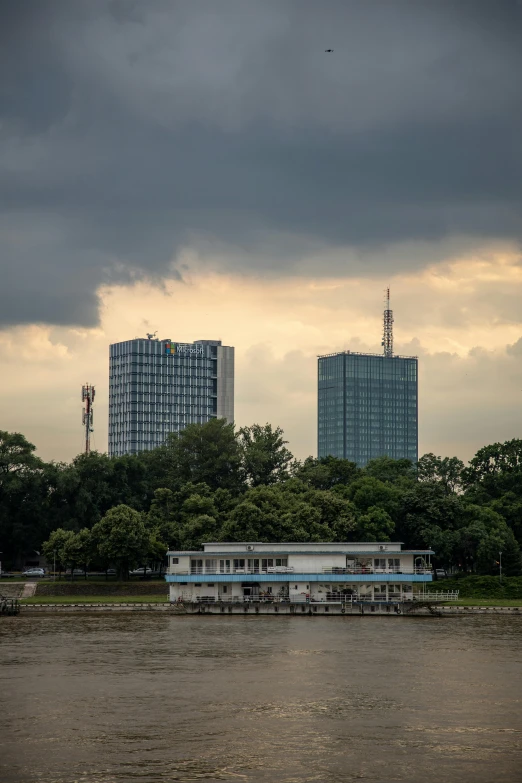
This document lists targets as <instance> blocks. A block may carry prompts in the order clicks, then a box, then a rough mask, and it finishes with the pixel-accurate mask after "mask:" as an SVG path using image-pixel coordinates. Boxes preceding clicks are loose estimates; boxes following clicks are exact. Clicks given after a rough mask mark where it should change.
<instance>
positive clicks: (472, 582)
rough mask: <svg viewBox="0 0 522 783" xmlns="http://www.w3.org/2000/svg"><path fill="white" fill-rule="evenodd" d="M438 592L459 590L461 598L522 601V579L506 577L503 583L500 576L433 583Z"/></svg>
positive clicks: (472, 577)
mask: <svg viewBox="0 0 522 783" xmlns="http://www.w3.org/2000/svg"><path fill="white" fill-rule="evenodd" d="M433 588H434V589H437V590H444V591H446V590H458V591H459V598H511V599H522V577H520V576H506V577H503V579H502V583H501V582H500V580H499V578H498V576H462V577H457V578H453V579H440V580H438V581H436V582H433Z"/></svg>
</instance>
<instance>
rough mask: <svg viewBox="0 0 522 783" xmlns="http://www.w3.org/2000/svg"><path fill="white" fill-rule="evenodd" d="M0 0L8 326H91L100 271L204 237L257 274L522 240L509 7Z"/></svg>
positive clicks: (146, 260)
mask: <svg viewBox="0 0 522 783" xmlns="http://www.w3.org/2000/svg"><path fill="white" fill-rule="evenodd" d="M2 13H3V24H2V26H1V27H2V36H3V39H4V40H3V41H2V44H3V45H2V46H0V50H1V51H2V60H1V62H0V65H1V77H0V78H1V85H0V87H1V92H0V100H1V107H2V125H1V129H0V133H1V139H2V147H1V150H0V174H1V179H0V202H1V204H2V215H1V217H0V231H1V235H2V267H3V270H4V271H3V275H2V286H1V290H0V320H1V322H3V323H4V324H10V323H17V322H18V323H24V322H35V321H44V322H51V323H62V324H66V323H78V324H83V325H92V324H94V323H96V320H97V299H96V290H97V288H98V287H99V285H100V284H102V283H104V282H110V281H127V280H131V279H135V278H137V277H140V276H144V275H145V276H151V277H153V278H155V279H158V280H159V279H161V276H162V275H164V274H168V275H169V276H172V275H173V274H175V273H173V272H172V269H171V267H170V262H171V260H172V258H174V257H175V255H176V252H177V251H178V250H179V249H180V248H182V247H184V246H187V245H190V244H194V243H196V244H197V242H198V241H199V240H200V238H201V237H203V238H205V240H206V242H207V247H208V242H209V241H210V243H212V241H215V242H216V243H217V242H219V243H223V244H225V245H229V246H230V247H231V248H234V247H235V248H240V249H241V251H242V252H241V253H238V252H231V253H230V259H229V261H228V263H229V264H230V265H231V266H233V265H237V264H238V263H241V265H242V268H243V269H246V270H248V268H249V267H251V266H253V265H257V266H256V270H257V271H262V268H261V270H260V268H259V264H261V263H264V264H265V265H266V268H267V269H273V268H279V269H286V270H287V271H292V270H295V271H297V270H298V264H297V263H296V257H298V255H299V253H300V252H301V249H302V247H304V246H306V243H307V242H310V243H313V244H314V247H316V248H317V247H321V246H324V247H325V248H327V247H329V246H347V247H349V246H351V247H355V248H357V250H358V251H359V254H360V258H362V259H363V264H364V265H365V267H364V268H365V269H366V270H367V272H368V273H377V272H380V271H382V268H383V263H385V262H383V261H380V258H379V257H380V252H379V249H380V248H383V247H389V246H390V245H393V243H396V242H407V241H408V240H427V241H437V240H440V239H443V238H446V237H452V236H459V235H467V236H471V237H479V238H480V237H493V238H496V237H502V238H508V239H512V238H515V239H518V238H520V234H521V231H522V226H521V217H520V214H521V213H520V207H521V201H522V193H521V185H520V182H521V174H522V156H521V152H520V149H521V148H520V137H521V131H522V109H521V97H520V96H521V94H522V90H521V83H520V82H521V73H522V5H521V4H519V3H517V2H516V1H515V0H513V2H511V0H505V2H503V1H502V0H496V1H495V2H489V0H485V2H481V0H473V1H470V2H468V1H467V0H459V2H454V0H451V2H445V0H426V1H423V0H410V1H404V2H403V1H402V0H394V2H389V0H382V1H381V0H365V2H360V0H354V1H353V2H350V0H339V1H338V0H325V2H321V3H318V2H316V1H315V0H314V2H307V0H300V2H286V0H277V1H276V0H220V2H219V3H216V2H215V0H199V1H198V2H197V3H182V2H179V3H177V2H171V1H169V2H163V1H162V0H159V1H157V0H149V1H148V2H147V3H143V2H139V3H138V2H130V0H126V2H107V1H106V0H104V2H97V1H96V0H94V1H93V0H91V1H90V2H89V3H83V2H80V0H69V2H64V1H63V0H62V1H61V2H60V1H58V0H56V1H55V2H51V1H50V0H49V1H48V0H17V1H14V0H12V1H11V2H10V1H8V2H4V4H3V10H2ZM326 48H333V49H334V50H335V51H334V53H333V54H332V55H327V54H325V53H324V49H326ZM279 238H280V239H281V241H280V242H279ZM267 242H268V243H269V246H270V248H271V254H272V258H266V254H265V259H266V260H265V261H263V262H262V261H260V258H263V253H260V252H259V248H260V247H265V248H266V246H267ZM383 255H384V254H383ZM239 258H241V261H238V259H239ZM430 260H432V258H430ZM388 263H389V261H388ZM394 264H395V265H394V271H400V266H398V265H397V262H396V261H395V262H394ZM414 264H417V265H422V259H415V260H414V259H413V257H408V255H407V254H406V255H405V257H404V261H403V266H402V268H404V267H405V266H412V265H414ZM318 271H319V272H323V273H325V274H326V273H328V272H329V271H332V269H331V268H330V269H329V268H328V267H327V266H326V265H325V266H324V268H323V269H322V270H318ZM352 271H357V273H360V272H361V266H360V265H359V266H358V267H357V270H352ZM347 272H348V273H350V269H348V270H347Z"/></svg>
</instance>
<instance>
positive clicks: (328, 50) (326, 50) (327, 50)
mask: <svg viewBox="0 0 522 783" xmlns="http://www.w3.org/2000/svg"><path fill="white" fill-rule="evenodd" d="M325 52H333V49H325Z"/></svg>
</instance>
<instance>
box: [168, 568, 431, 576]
mask: <svg viewBox="0 0 522 783" xmlns="http://www.w3.org/2000/svg"><path fill="white" fill-rule="evenodd" d="M432 573H433V570H432V569H431V568H420V567H416V568H406V567H404V568H400V567H395V566H394V567H392V566H390V568H374V567H373V566H368V567H361V568H359V567H353V568H351V567H346V568H345V567H343V566H339V567H337V566H332V567H330V566H328V567H323V568H295V567H294V566H274V567H273V568H271V567H269V568H232V567H231V568H230V569H228V570H226V569H221V568H220V569H218V568H212V567H210V568H206V567H201V566H193V567H192V568H190V569H180V568H178V567H177V566H174V567H173V568H172V569H171V570H169V571H168V574H169V575H171V576H227V575H232V574H239V575H248V576H258V575H264V576H277V575H278V574H324V575H325V576H330V575H331V576H342V575H345V574H346V575H353V574H355V575H360V576H364V575H366V574H377V575H382V576H390V575H393V574H432Z"/></svg>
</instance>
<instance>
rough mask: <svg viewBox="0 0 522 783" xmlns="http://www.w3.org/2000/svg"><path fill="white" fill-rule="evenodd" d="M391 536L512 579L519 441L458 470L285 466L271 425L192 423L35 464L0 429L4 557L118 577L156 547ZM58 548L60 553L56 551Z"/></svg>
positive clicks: (286, 456) (451, 464)
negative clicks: (120, 447) (148, 445)
mask: <svg viewBox="0 0 522 783" xmlns="http://www.w3.org/2000/svg"><path fill="white" fill-rule="evenodd" d="M392 539H393V540H400V541H403V542H404V543H405V545H406V546H407V547H410V548H427V547H431V548H433V549H434V550H435V551H436V553H437V563H438V564H440V565H444V566H447V567H454V568H458V569H462V570H464V571H471V572H478V573H485V574H487V573H495V572H498V564H497V561H498V560H499V552H501V551H502V553H503V554H502V563H503V570H505V572H506V573H513V574H517V573H520V545H521V544H522V441H521V440H512V441H509V442H506V443H503V444H494V445H491V446H486V447H484V448H483V449H481V450H480V451H478V452H477V454H476V455H475V457H474V458H473V459H472V460H471V461H470V463H469V464H468V465H467V466H465V465H464V464H463V462H461V461H460V460H459V459H457V458H456V457H451V458H441V457H436V456H435V455H433V454H426V455H424V456H423V457H422V458H421V459H420V460H419V462H418V463H417V464H412V463H411V462H410V461H408V460H392V459H389V458H387V457H382V458H380V459H376V460H372V461H371V462H370V463H368V465H367V466H366V467H364V468H358V467H357V466H356V465H355V464H354V463H352V462H349V461H348V460H343V459H337V458H334V457H326V458H322V459H314V458H312V457H309V458H308V459H306V460H304V462H300V461H298V460H295V459H294V458H293V456H292V454H291V453H290V452H289V450H288V448H287V443H286V441H285V440H284V435H283V432H282V431H281V430H280V429H279V428H275V429H273V428H272V427H271V426H270V425H268V424H267V425H265V426H260V425H253V426H252V427H245V428H242V429H240V430H238V431H235V430H234V427H233V425H230V424H226V422H225V421H224V420H221V419H213V420H211V421H210V422H208V424H205V425H190V426H189V427H187V428H186V429H185V430H184V431H183V432H182V433H180V434H172V435H171V436H169V439H168V441H167V443H166V444H165V445H164V446H163V447H161V448H159V449H155V450H154V451H150V452H143V453H141V454H138V455H135V456H124V457H113V458H110V457H108V456H107V455H105V454H99V453H91V454H89V455H80V456H78V457H76V458H75V459H74V460H73V461H72V462H71V463H69V464H62V463H54V462H50V463H47V462H44V461H42V460H40V459H39V458H38V457H37V456H36V454H35V448H34V446H32V444H30V443H28V442H27V441H26V439H25V438H24V437H23V436H22V435H20V434H18V433H7V432H0V545H1V547H2V549H3V552H4V561H7V562H8V563H9V562H12V563H14V562H15V561H16V560H17V559H18V558H19V557H20V556H21V554H27V553H29V552H30V551H31V550H38V551H40V549H41V548H42V546H43V545H44V543H45V542H47V544H46V546H45V551H46V552H47V553H50V552H53V553H54V555H55V556H56V553H57V551H59V552H61V553H62V554H61V555H60V558H61V559H60V564H61V565H65V564H67V565H69V566H70V565H72V564H74V565H77V566H78V567H83V566H84V565H86V564H87V563H96V564H97V565H98V566H103V564H105V565H106V564H107V563H109V562H111V563H112V564H114V565H116V566H117V567H118V570H119V571H120V573H121V574H125V573H126V571H128V569H129V568H132V567H133V566H135V565H142V564H143V563H144V562H147V561H152V560H156V561H157V559H158V557H159V554H158V553H161V552H163V553H164V551H165V549H166V547H171V548H176V549H186V548H191V549H193V548H198V547H199V546H200V545H201V543H202V542H203V541H209V540H229V541H241V540H243V541H244V540H249V541H254V540H256V541H354V540H365V541H376V540H380V541H381V540H382V541H386V540H392ZM58 542H60V545H58Z"/></svg>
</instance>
